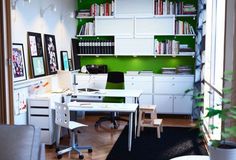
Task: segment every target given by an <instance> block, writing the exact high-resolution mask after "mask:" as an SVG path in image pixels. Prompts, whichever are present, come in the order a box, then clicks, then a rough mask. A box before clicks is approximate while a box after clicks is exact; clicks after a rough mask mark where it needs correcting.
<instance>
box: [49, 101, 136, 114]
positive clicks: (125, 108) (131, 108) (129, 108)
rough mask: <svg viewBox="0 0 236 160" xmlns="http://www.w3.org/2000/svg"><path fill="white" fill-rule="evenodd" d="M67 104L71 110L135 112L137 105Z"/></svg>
mask: <svg viewBox="0 0 236 160" xmlns="http://www.w3.org/2000/svg"><path fill="white" fill-rule="evenodd" d="M67 105H68V107H69V109H70V110H71V111H101V112H135V111H136V109H137V107H138V104H134V103H95V102H69V103H67ZM52 109H55V108H52Z"/></svg>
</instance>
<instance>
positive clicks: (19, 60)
mask: <svg viewBox="0 0 236 160" xmlns="http://www.w3.org/2000/svg"><path fill="white" fill-rule="evenodd" d="M12 67H13V81H14V82H16V81H22V80H26V79H27V76H26V68H25V56H24V47H23V44H21V43H13V44H12Z"/></svg>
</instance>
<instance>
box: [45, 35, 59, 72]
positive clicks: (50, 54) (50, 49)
mask: <svg viewBox="0 0 236 160" xmlns="http://www.w3.org/2000/svg"><path fill="white" fill-rule="evenodd" d="M44 42H45V50H46V61H47V70H48V73H49V74H55V73H57V70H58V63H57V49H56V41H55V36H54V35H49V34H44Z"/></svg>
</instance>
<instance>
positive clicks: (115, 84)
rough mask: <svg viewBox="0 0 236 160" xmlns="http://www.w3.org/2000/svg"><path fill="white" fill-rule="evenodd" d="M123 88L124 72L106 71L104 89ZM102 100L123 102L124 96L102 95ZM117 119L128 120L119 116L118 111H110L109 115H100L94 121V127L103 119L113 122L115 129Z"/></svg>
mask: <svg viewBox="0 0 236 160" xmlns="http://www.w3.org/2000/svg"><path fill="white" fill-rule="evenodd" d="M124 88H125V87H124V73H123V72H108V75H107V83H106V89H124ZM103 102H108V103H124V102H125V97H104V98H103ZM118 120H121V121H126V122H128V120H126V119H123V118H121V117H119V116H118V113H116V112H111V113H110V116H105V117H100V118H99V120H97V121H96V123H95V127H98V126H99V125H101V123H102V122H104V121H111V123H113V127H114V128H115V129H116V128H118V127H119V124H118V123H117V121H118Z"/></svg>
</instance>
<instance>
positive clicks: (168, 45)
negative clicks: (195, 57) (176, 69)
mask: <svg viewBox="0 0 236 160" xmlns="http://www.w3.org/2000/svg"><path fill="white" fill-rule="evenodd" d="M193 52H194V51H193V49H192V48H190V47H189V46H188V44H180V43H179V41H176V40H166V41H164V42H160V41H158V40H157V39H155V54H171V55H175V54H181V55H184V54H185V55H187V54H190V53H191V54H192V53H193Z"/></svg>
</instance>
